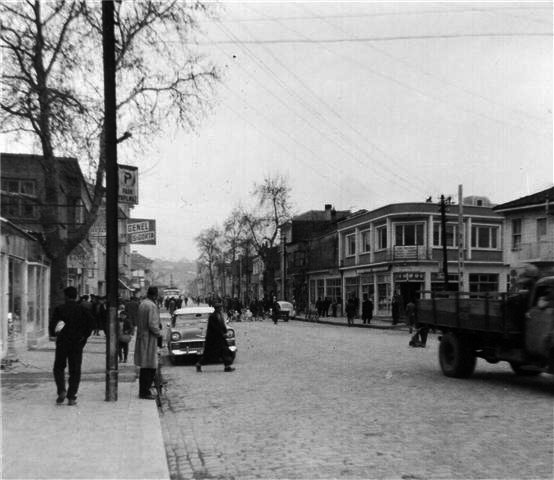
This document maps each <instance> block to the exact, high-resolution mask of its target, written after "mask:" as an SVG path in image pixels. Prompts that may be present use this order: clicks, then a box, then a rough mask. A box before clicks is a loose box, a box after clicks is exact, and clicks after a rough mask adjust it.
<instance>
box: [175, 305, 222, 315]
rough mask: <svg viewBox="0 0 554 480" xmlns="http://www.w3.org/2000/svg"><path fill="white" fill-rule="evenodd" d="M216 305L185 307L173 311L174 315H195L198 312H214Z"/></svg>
mask: <svg viewBox="0 0 554 480" xmlns="http://www.w3.org/2000/svg"><path fill="white" fill-rule="evenodd" d="M213 311H214V307H183V308H178V309H177V310H175V311H174V312H173V315H194V314H197V313H204V314H207V313H213Z"/></svg>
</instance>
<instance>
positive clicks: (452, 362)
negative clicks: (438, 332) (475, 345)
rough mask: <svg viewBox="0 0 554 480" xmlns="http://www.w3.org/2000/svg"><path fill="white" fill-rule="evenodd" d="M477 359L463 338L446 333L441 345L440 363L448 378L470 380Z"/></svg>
mask: <svg viewBox="0 0 554 480" xmlns="http://www.w3.org/2000/svg"><path fill="white" fill-rule="evenodd" d="M476 361H477V359H476V357H475V354H474V353H473V350H472V349H471V346H470V344H469V342H468V341H467V340H465V339H464V338H463V337H460V336H458V335H455V334H453V333H450V332H448V333H446V334H444V335H443V336H442V338H441V343H440V345H439V363H440V366H441V370H442V373H443V374H444V375H445V376H447V377H454V378H468V377H470V376H471V374H472V373H473V371H474V370H475V363H476Z"/></svg>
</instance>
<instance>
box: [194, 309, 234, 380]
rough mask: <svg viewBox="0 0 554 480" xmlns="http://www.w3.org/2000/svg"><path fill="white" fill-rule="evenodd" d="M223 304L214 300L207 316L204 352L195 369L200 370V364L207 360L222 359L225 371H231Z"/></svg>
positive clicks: (232, 369)
mask: <svg viewBox="0 0 554 480" xmlns="http://www.w3.org/2000/svg"><path fill="white" fill-rule="evenodd" d="M222 310H223V304H221V303H220V302H216V303H215V304H214V311H213V312H212V313H211V314H210V316H209V317H208V328H207V329H206V341H205V342H204V353H203V354H202V357H200V360H199V361H198V363H197V364H196V371H197V372H201V371H202V365H206V363H208V362H210V361H211V362H220V361H222V360H223V365H224V366H225V369H224V370H225V371H226V372H233V371H234V370H235V369H234V368H233V367H231V365H232V364H233V361H234V359H235V358H234V355H233V352H231V350H230V349H229V345H228V344H227V337H226V335H227V326H226V325H225V320H224V319H223V314H222V313H221V312H222Z"/></svg>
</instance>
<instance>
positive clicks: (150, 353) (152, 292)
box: [135, 287, 162, 400]
mask: <svg viewBox="0 0 554 480" xmlns="http://www.w3.org/2000/svg"><path fill="white" fill-rule="evenodd" d="M146 297H147V298H145V299H144V300H143V301H142V302H141V303H140V305H139V308H138V312H137V338H136V340H135V365H136V366H137V367H140V371H139V398H142V399H145V400H155V399H156V396H155V395H152V394H151V393H150V387H151V386H152V383H153V381H154V375H155V374H156V369H157V368H158V339H161V337H162V329H161V324H160V312H159V309H158V304H157V299H158V288H157V287H148V291H147V293H146Z"/></svg>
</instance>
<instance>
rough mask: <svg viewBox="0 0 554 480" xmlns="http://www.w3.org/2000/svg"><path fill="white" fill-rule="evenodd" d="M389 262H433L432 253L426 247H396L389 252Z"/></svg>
mask: <svg viewBox="0 0 554 480" xmlns="http://www.w3.org/2000/svg"><path fill="white" fill-rule="evenodd" d="M387 260H389V261H391V262H406V261H414V260H431V252H429V250H428V249H427V247H426V246H425V245H402V246H401V245H396V246H394V247H392V248H390V249H389V250H388V258H387Z"/></svg>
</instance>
